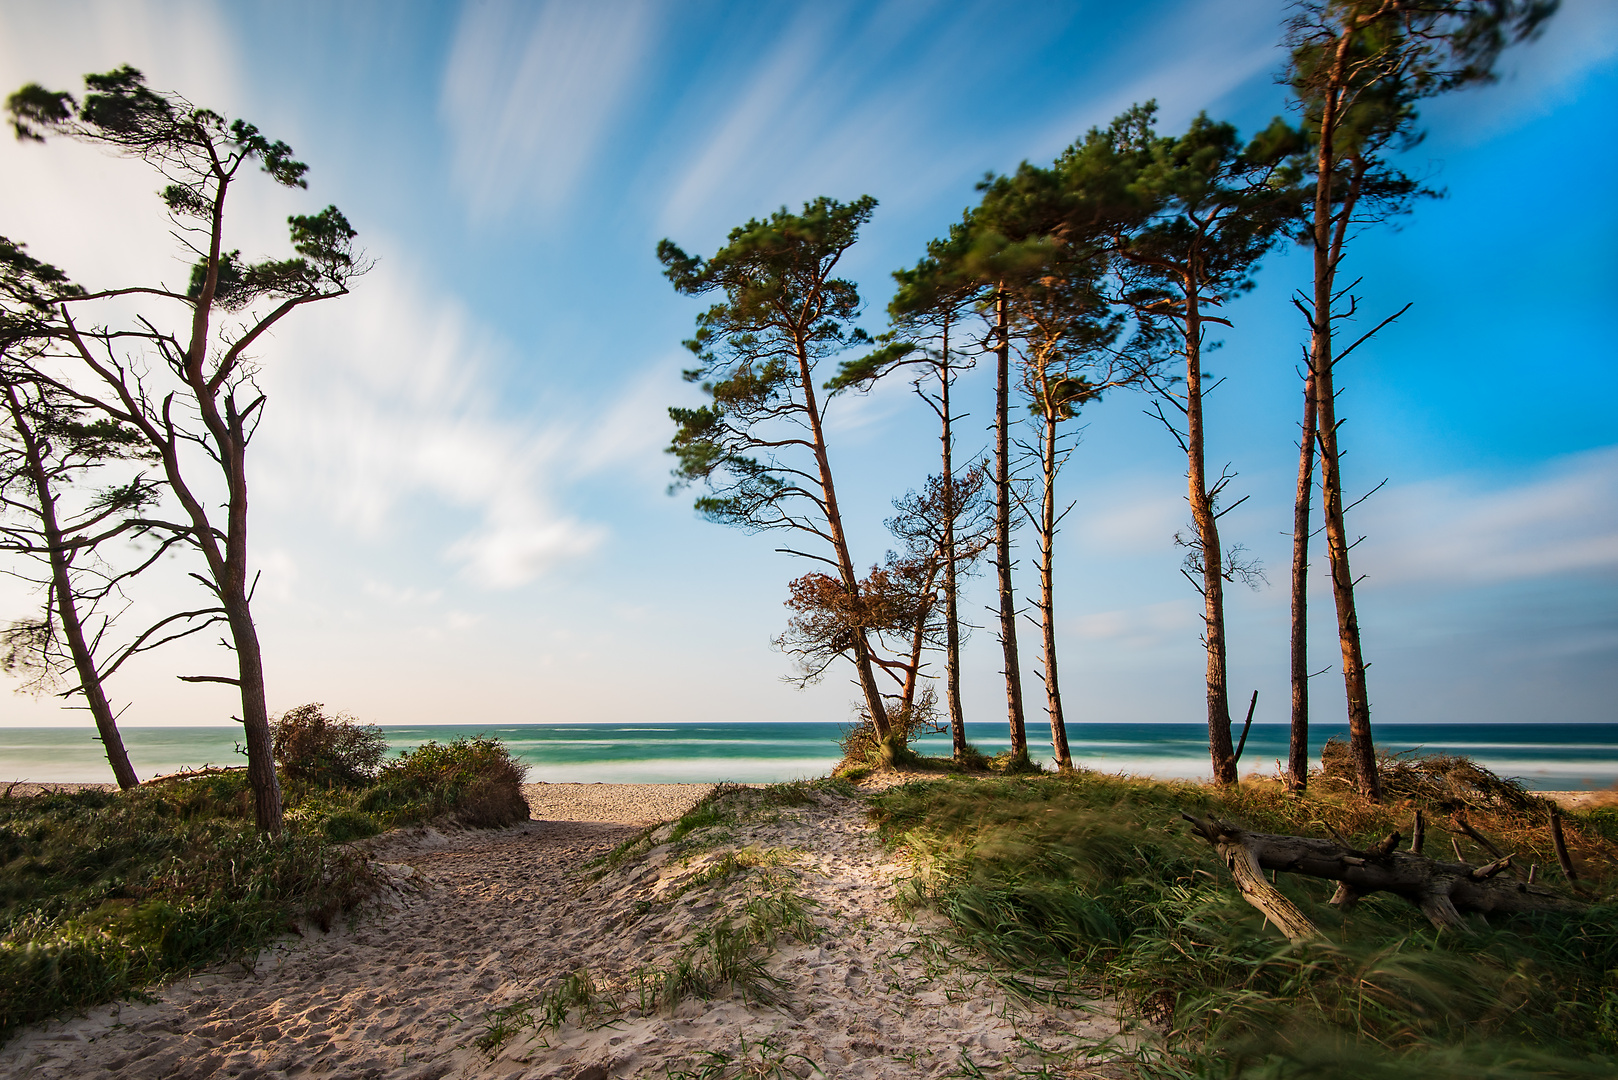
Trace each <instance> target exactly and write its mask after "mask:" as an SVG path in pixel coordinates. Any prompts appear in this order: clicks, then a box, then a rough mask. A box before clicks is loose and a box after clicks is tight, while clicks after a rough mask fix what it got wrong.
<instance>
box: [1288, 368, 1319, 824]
mask: <svg viewBox="0 0 1618 1080" xmlns="http://www.w3.org/2000/svg"><path fill="white" fill-rule="evenodd" d="M1314 483H1315V377H1314V375H1313V373H1310V374H1307V375H1305V376H1304V380H1303V437H1302V439H1301V440H1299V444H1298V488H1297V493H1296V495H1295V496H1294V499H1293V507H1292V731H1291V737H1290V741H1289V743H1288V746H1287V790H1288V791H1290V792H1292V793H1293V794H1295V795H1302V794H1303V792H1304V791H1305V789H1306V788H1307V787H1308V786H1309V527H1310V522H1309V496H1310V494H1311V493H1312V492H1313V490H1314Z"/></svg>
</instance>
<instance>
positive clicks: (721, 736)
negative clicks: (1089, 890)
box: [0, 722, 1618, 790]
mask: <svg viewBox="0 0 1618 1080" xmlns="http://www.w3.org/2000/svg"><path fill="white" fill-rule="evenodd" d="M967 727H968V737H969V738H970V739H971V740H972V742H973V743H974V744H975V745H977V746H978V748H979V749H981V750H983V751H984V752H985V753H990V754H993V753H995V752H997V751H999V750H1003V749H1005V748H1006V747H1007V746H1008V745H1009V739H1008V738H1007V736H1006V731H1005V728H1004V726H1003V725H1000V724H988V723H982V724H968V725H967ZM382 730H383V732H384V733H385V734H386V735H387V739H388V744H389V746H390V747H391V748H392V749H393V750H402V749H405V748H407V747H411V746H416V745H419V744H420V743H423V742H425V741H427V740H429V739H436V740H438V741H440V742H445V741H448V740H450V739H454V738H456V737H457V736H462V735H469V734H474V733H483V734H487V735H491V736H496V737H498V738H500V739H502V740H504V741H505V742H506V744H507V745H508V746H510V747H511V750H512V752H513V753H514V754H515V755H516V756H517V757H518V758H519V759H521V760H522V761H523V762H525V763H527V765H528V767H529V768H528V778H529V779H530V780H533V781H546V782H549V783H559V782H565V781H578V782H584V783H592V782H596V781H605V782H614V781H616V782H622V783H666V782H685V781H712V780H734V781H739V782H757V781H774V780H792V779H798V778H802V777H814V776H821V775H824V774H825V773H826V772H828V771H829V770H830V769H831V767H832V764H833V763H834V762H835V761H836V760H837V758H838V749H837V739H838V736H839V735H840V734H841V731H842V726H841V725H840V724H835V723H759V722H751V723H709V724H673V723H670V724H582V723H581V724H504V725H488V726H486V727H470V726H465V725H455V726H432V727H405V726H385V727H383V729H382ZM1311 735H1312V738H1311V744H1312V753H1311V756H1312V757H1313V758H1314V759H1315V760H1317V761H1318V760H1319V755H1320V746H1321V744H1323V743H1324V742H1325V741H1326V739H1327V738H1329V737H1331V736H1333V735H1336V736H1338V737H1339V738H1346V737H1347V733H1346V731H1345V730H1344V729H1342V728H1339V727H1334V726H1332V725H1329V724H1316V725H1315V726H1314V729H1313V731H1312V732H1311ZM1042 736H1044V737H1046V738H1048V732H1047V731H1045V730H1044V729H1042V728H1040V727H1037V726H1035V725H1030V726H1029V738H1030V742H1031V743H1032V744H1033V745H1034V747H1035V749H1036V751H1037V748H1038V745H1039V742H1040V739H1041V737H1042ZM1069 737H1070V739H1071V743H1072V748H1073V756H1074V759H1075V760H1076V761H1077V762H1079V763H1081V764H1084V765H1087V766H1089V767H1091V768H1095V769H1100V770H1103V771H1106V772H1128V773H1138V774H1144V775H1150V776H1161V777H1187V778H1193V777H1206V776H1207V775H1208V751H1207V729H1206V728H1205V727H1203V726H1202V725H1200V724H1078V725H1074V727H1073V728H1072V730H1071V731H1070V735H1069ZM240 739H241V729H240V728H235V727H191V728H180V727H169V728H158V727H131V728H126V729H125V730H124V741H125V745H127V746H128V748H129V756H130V758H131V760H132V761H133V762H134V764H135V769H136V771H137V772H138V773H139V774H140V775H141V776H142V777H150V776H158V775H161V774H163V773H168V772H174V771H176V770H178V769H181V768H194V767H197V766H201V765H209V764H212V765H236V764H241V763H243V760H244V759H243V758H242V757H241V756H240V755H238V754H237V753H236V744H237V743H238V742H239V741H240ZM1376 740H1377V744H1378V745H1379V746H1382V747H1386V748H1387V749H1390V750H1410V749H1418V748H1420V749H1425V750H1428V751H1433V752H1443V753H1453V754H1465V755H1467V756H1469V757H1472V758H1475V759H1476V760H1478V761H1479V762H1481V763H1482V764H1484V765H1486V766H1487V767H1489V768H1490V769H1493V770H1494V771H1495V772H1497V773H1500V774H1501V775H1504V776H1514V777H1519V778H1521V779H1522V780H1523V781H1525V782H1526V784H1527V785H1528V786H1529V787H1531V788H1537V789H1540V790H1548V789H1569V788H1571V789H1577V788H1589V787H1607V786H1610V785H1612V784H1614V783H1618V724H1551V723H1539V724H1475V725H1466V724H1382V725H1379V726H1378V727H1377V728H1376ZM1286 744H1287V727H1286V725H1285V724H1254V725H1253V732H1252V735H1251V736H1250V737H1249V739H1248V742H1247V749H1246V752H1245V753H1244V754H1243V756H1242V765H1241V768H1242V771H1243V773H1244V774H1245V773H1249V772H1262V773H1273V772H1274V771H1275V770H1276V767H1277V759H1284V758H1285V757H1286V751H1287V745H1286ZM917 749H918V750H920V751H921V752H922V753H925V754H937V755H941V756H942V755H947V754H948V753H949V737H948V735H937V736H930V737H927V738H925V739H922V740H920V741H919V742H918V743H917ZM24 779H26V780H34V781H42V782H87V781H88V782H95V781H110V780H111V779H112V777H111V772H110V770H109V769H108V767H107V762H106V758H105V757H104V756H103V755H102V752H101V744H100V743H99V742H97V741H96V738H95V732H94V730H93V729H89V728H0V781H7V780H24Z"/></svg>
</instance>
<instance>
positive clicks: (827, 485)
mask: <svg viewBox="0 0 1618 1080" xmlns="http://www.w3.org/2000/svg"><path fill="white" fill-rule="evenodd" d="M797 351H798V380H799V384H800V388H801V389H802V391H803V400H804V404H805V406H806V411H807V415H808V417H809V425H810V431H811V432H812V436H813V439H814V452H815V465H816V468H817V469H818V470H819V476H820V490H821V494H822V496H823V498H824V505H825V509H826V534H827V536H828V537H830V539H831V543H832V549H833V551H834V552H835V554H836V558H837V570H838V573H839V574H840V575H841V577H842V579H843V588H844V589H846V590H848V594H849V595H850V596H856V597H857V596H858V595H859V591H860V579H859V575H857V574H856V573H855V572H854V560H853V558H852V557H850V555H849V553H848V539H847V537H846V536H845V534H844V532H843V512H842V510H841V509H840V508H839V507H838V504H837V487H836V485H835V484H834V483H833V482H832V474H831V458H830V457H829V456H828V455H827V453H826V435H825V431H824V429H823V427H822V424H821V420H820V409H819V407H818V406H817V405H816V402H815V380H814V372H813V369H812V368H811V366H810V363H809V352H808V349H807V347H806V346H805V345H804V343H803V342H802V341H800V342H799V343H798V350H797ZM854 667H855V670H856V671H858V673H859V681H860V690H861V691H863V693H864V695H865V708H866V710H867V712H868V713H869V714H870V717H871V725H872V726H873V727H875V728H876V733H877V737H878V738H882V739H887V738H890V737H891V736H892V734H893V728H892V726H891V725H890V724H889V723H888V710H887V707H886V706H885V704H884V703H883V701H882V691H881V688H880V687H878V686H877V682H876V668H875V667H874V665H873V664H872V661H871V643H870V640H869V639H868V638H867V637H866V634H865V630H864V629H863V628H860V629H858V630H856V631H855V632H854Z"/></svg>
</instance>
